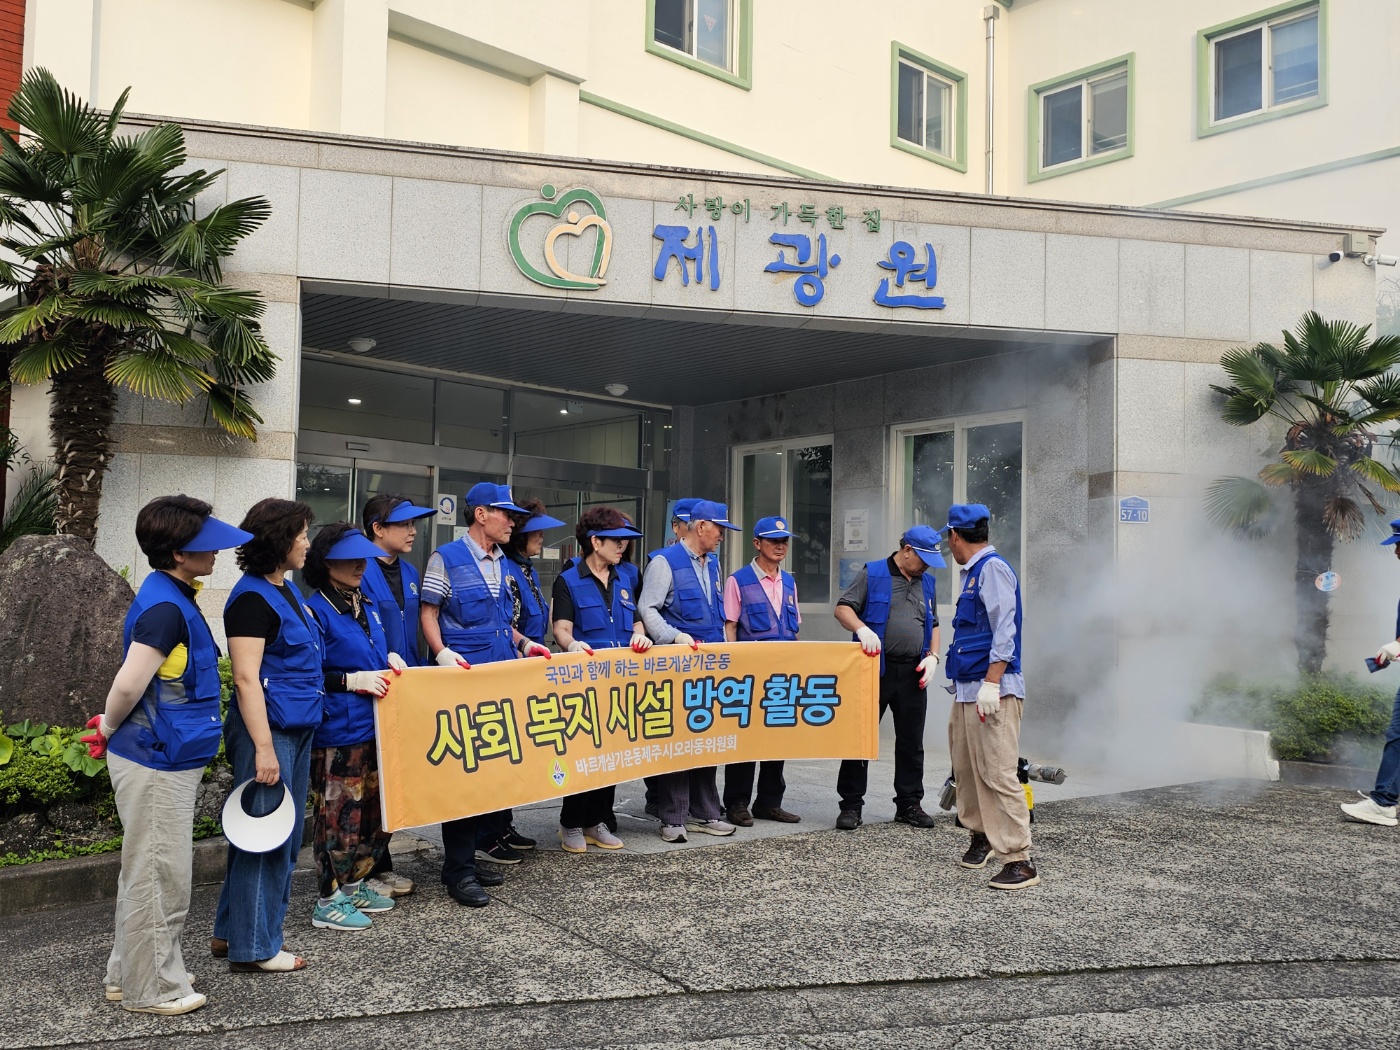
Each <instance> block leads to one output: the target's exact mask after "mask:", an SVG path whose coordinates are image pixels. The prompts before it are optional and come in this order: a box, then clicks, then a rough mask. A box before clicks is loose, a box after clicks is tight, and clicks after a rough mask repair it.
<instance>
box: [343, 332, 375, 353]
mask: <svg viewBox="0 0 1400 1050" xmlns="http://www.w3.org/2000/svg"><path fill="white" fill-rule="evenodd" d="M346 345H347V346H348V347H350V352H351V353H352V354H367V353H369V352H370V351H371V350H373V349H374V348H375V347H376V346H378V345H379V342H378V341H377V340H375V339H371V338H369V336H366V335H357V336H355V338H354V339H351V340H350V341H349V342H348V343H346Z"/></svg>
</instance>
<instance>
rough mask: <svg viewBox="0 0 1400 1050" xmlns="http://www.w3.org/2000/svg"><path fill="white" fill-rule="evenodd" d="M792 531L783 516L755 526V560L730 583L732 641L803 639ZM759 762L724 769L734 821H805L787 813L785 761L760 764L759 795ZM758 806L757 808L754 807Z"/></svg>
mask: <svg viewBox="0 0 1400 1050" xmlns="http://www.w3.org/2000/svg"><path fill="white" fill-rule="evenodd" d="M791 540H792V533H791V532H790V531H788V527H787V522H786V521H784V520H783V519H782V518H776V517H770V518H759V519H758V522H757V523H756V524H755V525H754V527H753V549H754V559H753V561H751V562H749V564H747V565H745V566H744V567H743V568H741V569H740V570H739V571H738V572H736V573H734V575H732V576H730V577H729V579H727V580H725V581H724V634H725V637H726V638H727V639H728V640H729V641H731V642H759V641H784V642H791V641H796V640H797V630H798V627H799V626H800V625H801V623H802V615H801V613H799V612H798V610H797V581H796V580H794V579H793V578H792V575H791V574H790V573H787V572H784V571H783V567H782V565H783V559H784V558H786V557H787V553H788V544H789V542H790V541H791ZM753 778H754V763H752V762H731V763H730V764H729V765H727V766H725V767H724V809H725V815H726V816H727V817H728V818H729V823H731V824H737V825H738V826H739V827H741V828H749V827H753V822H754V819H755V818H757V819H759V820H776V821H779V822H781V823H783V824H797V823H799V822H800V821H801V820H802V818H801V817H799V816H798V815H797V814H796V813H789V812H788V811H787V810H785V809H783V793H784V792H785V791H786V790H787V782H786V781H784V780H783V763H782V762H781V761H778V762H764V763H762V764H761V765H760V766H759V772H758V797H757V799H756V800H755V798H754V791H753ZM750 802H753V803H754V806H753V810H752V811H750V810H749V803H750Z"/></svg>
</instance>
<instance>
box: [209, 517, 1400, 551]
mask: <svg viewBox="0 0 1400 1050" xmlns="http://www.w3.org/2000/svg"><path fill="white" fill-rule="evenodd" d="M209 520H210V521H213V520H214V519H213V518H210V519H209ZM1392 543H1400V518H1396V519H1395V520H1394V521H1392V522H1391V523H1390V539H1388V540H1381V546H1382V547H1389V546H1390V545H1391V544H1392Z"/></svg>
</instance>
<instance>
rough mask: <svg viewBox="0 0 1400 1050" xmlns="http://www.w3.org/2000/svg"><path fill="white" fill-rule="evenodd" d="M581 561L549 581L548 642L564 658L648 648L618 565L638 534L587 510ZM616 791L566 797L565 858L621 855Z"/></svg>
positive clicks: (632, 579)
mask: <svg viewBox="0 0 1400 1050" xmlns="http://www.w3.org/2000/svg"><path fill="white" fill-rule="evenodd" d="M574 535H576V536H577V537H578V545H579V552H580V554H581V555H582V556H581V557H580V558H578V559H576V560H575V561H574V562H573V564H571V565H570V566H569V567H568V568H567V569H565V570H564V571H563V572H562V573H560V574H559V575H558V576H557V577H556V578H555V580H554V594H553V598H554V605H553V613H554V640H555V641H556V642H558V643H559V645H560V646H561V647H563V648H564V650H565V651H566V652H571V653H580V652H581V653H587V654H588V655H589V656H592V655H593V651H594V650H595V649H615V648H620V647H622V646H624V645H627V646H631V647H632V651H633V652H638V653H644V652H646V651H647V650H648V649H650V648H651V639H650V638H648V637H647V632H646V628H645V627H644V626H643V625H642V618H641V616H640V615H639V614H638V613H637V585H638V582H639V577H640V573H639V572H638V571H637V567H636V566H635V565H633V564H632V563H631V562H629V561H624V560H623V559H624V557H625V555H626V553H627V548H628V545H629V544H630V543H631V541H632V540H634V539H637V538H639V537H640V536H641V535H642V534H641V533H640V532H638V531H637V530H636V529H634V528H633V527H632V526H631V524H630V523H629V522H628V521H627V519H626V518H625V517H624V516H623V514H622V512H621V511H619V510H617V509H615V508H613V507H590V508H589V509H588V510H586V511H584V512H583V516H582V517H580V518H579V522H578V525H576V526H575V527H574ZM616 792H617V788H616V787H611V786H610V787H603V788H595V789H594V790H592V791H583V792H580V793H579V794H577V795H569V796H568V797H567V798H565V799H564V805H563V807H562V808H561V809H560V811H559V842H560V843H561V844H562V845H563V847H564V849H565V851H566V852H569V853H583V852H585V851H586V850H587V849H588V845H589V843H592V844H593V845H595V846H598V847H599V848H601V849H621V848H622V845H623V843H622V840H621V839H619V838H618V837H617V836H616V835H614V834H613V833H612V830H611V829H610V828H609V823H610V822H611V821H612V819H613V799H614V797H615V796H616Z"/></svg>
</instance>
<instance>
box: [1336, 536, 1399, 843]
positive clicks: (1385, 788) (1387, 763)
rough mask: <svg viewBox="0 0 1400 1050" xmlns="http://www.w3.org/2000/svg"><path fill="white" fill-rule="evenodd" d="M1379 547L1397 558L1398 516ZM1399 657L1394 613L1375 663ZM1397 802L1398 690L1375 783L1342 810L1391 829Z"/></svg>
mask: <svg viewBox="0 0 1400 1050" xmlns="http://www.w3.org/2000/svg"><path fill="white" fill-rule="evenodd" d="M1381 546H1382V547H1392V546H1393V547H1395V556H1396V557H1397V558H1400V518H1397V519H1396V520H1395V521H1392V522H1391V523H1390V536H1389V537H1388V538H1386V539H1384V540H1381ZM1396 660H1400V614H1397V616H1396V622H1395V638H1394V639H1393V640H1391V641H1389V642H1386V643H1385V644H1384V645H1383V646H1381V648H1380V651H1379V652H1377V653H1376V663H1378V664H1380V665H1381V666H1382V667H1385V666H1387V665H1389V664H1391V663H1394V662H1395V661H1396ZM1397 801H1400V692H1398V693H1396V694H1395V708H1394V712H1393V713H1392V714H1391V716H1390V726H1389V728H1387V729H1386V731H1385V749H1384V750H1383V751H1381V766H1380V769H1379V770H1377V771H1376V786H1375V787H1374V788H1373V789H1372V791H1371V793H1370V794H1369V795H1367V796H1366V797H1365V798H1363V799H1361V801H1359V802H1349V803H1343V805H1342V812H1343V813H1345V814H1346V815H1347V816H1348V817H1350V818H1351V819H1352V820H1358V821H1361V822H1362V823H1364V824H1379V825H1381V826H1382V827H1387V828H1393V827H1395V825H1396V824H1400V819H1397V817H1396V803H1397Z"/></svg>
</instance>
